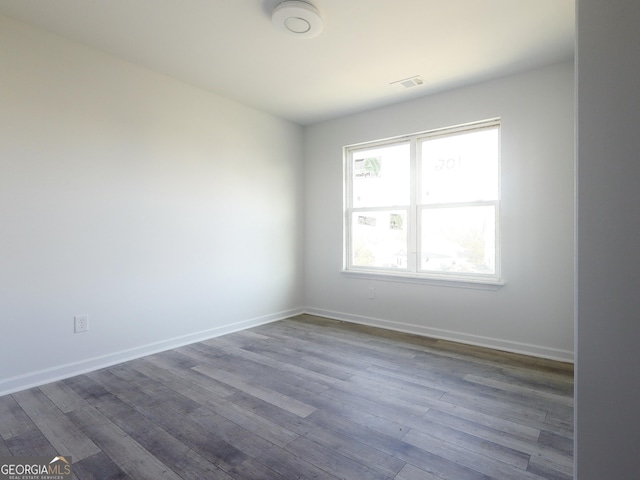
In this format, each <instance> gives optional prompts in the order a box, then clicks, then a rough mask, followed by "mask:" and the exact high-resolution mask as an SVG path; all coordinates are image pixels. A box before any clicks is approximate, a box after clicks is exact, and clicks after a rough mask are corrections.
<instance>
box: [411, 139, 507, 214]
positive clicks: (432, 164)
mask: <svg viewBox="0 0 640 480" xmlns="http://www.w3.org/2000/svg"><path fill="white" fill-rule="evenodd" d="M498 140H499V138H498V128H492V129H487V130H477V131H473V132H469V133H458V134H454V135H449V136H445V137H434V138H429V139H425V140H422V141H421V151H422V164H421V168H422V184H421V203H423V204H436V203H454V202H474V201H481V200H497V199H498V157H499V155H498Z"/></svg>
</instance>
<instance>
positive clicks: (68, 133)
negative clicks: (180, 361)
mask: <svg viewBox="0 0 640 480" xmlns="http://www.w3.org/2000/svg"><path fill="white" fill-rule="evenodd" d="M0 65H1V68H0V229H1V230H0V330H1V333H0V338H1V343H2V345H1V347H0V393H2V392H3V391H4V392H7V391H11V390H16V389H19V388H23V387H25V386H28V385H31V384H34V383H42V382H43V381H46V380H51V379H53V378H57V377H60V376H64V375H68V374H70V373H74V372H77V371H81V370H83V369H89V368H93V367H96V366H99V365H104V364H108V363H112V362H115V361H119V360H122V359H124V358H128V357H132V356H136V355H141V354H143V353H146V352H149V351H153V350H157V349H162V348H168V347H170V346H172V345H176V344H179V343H185V342H188V341H193V340H196V339H198V338H202V337H207V336H213V335H216V334H218V333H223V332H226V331H230V330H233V329H237V328H242V327H246V326H248V325H253V324H256V323H260V322H264V321H268V320H272V319H275V318H280V317H283V316H286V315H288V314H290V313H292V312H297V311H299V310H298V309H299V308H300V307H302V300H303V295H302V284H301V281H300V279H301V277H302V256H301V255H302V250H301V247H302V243H301V242H302V224H301V214H302V211H301V205H302V204H303V202H302V193H303V192H302V189H301V184H302V157H301V154H302V130H301V127H299V126H296V125H293V124H291V123H288V122H285V121H282V120H279V119H277V118H274V117H272V116H269V115H267V114H264V113H261V112H258V111H256V110H253V109H250V108H247V107H244V106H241V105H239V104H236V103H233V102H231V101H229V100H226V99H224V98H221V97H218V96H215V95H213V94H210V93H207V92H204V91H202V90H199V89H196V88H194V87H191V86H188V85H185V84H183V83H180V82H178V81H175V80H173V79H170V78H167V77H164V76H161V75H158V74H155V73H152V72H150V71H148V70H145V69H142V68H139V67H136V66H134V65H131V64H128V63H126V62H123V61H120V60H118V59H115V58H113V57H111V56H109V55H106V54H103V53H100V52H97V51H95V50H91V49H88V48H85V47H82V46H80V45H78V44H74V43H71V42H68V41H66V40H63V39H61V38H59V37H56V36H53V35H50V34H47V33H45V32H43V31H40V30H36V29H32V28H31V27H28V26H26V25H24V24H21V23H17V22H14V21H12V20H9V19H6V18H1V17H0ZM76 314H88V315H89V322H90V332H88V333H84V334H74V333H73V316H74V315H76Z"/></svg>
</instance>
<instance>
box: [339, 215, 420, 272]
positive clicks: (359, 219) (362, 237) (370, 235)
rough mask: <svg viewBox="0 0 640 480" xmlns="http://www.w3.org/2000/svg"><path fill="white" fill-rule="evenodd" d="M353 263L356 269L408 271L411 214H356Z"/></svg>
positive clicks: (353, 234) (353, 226)
mask: <svg viewBox="0 0 640 480" xmlns="http://www.w3.org/2000/svg"><path fill="white" fill-rule="evenodd" d="M351 254H352V258H351V262H352V265H353V266H355V267H380V268H399V269H406V268H407V212H406V211H405V210H385V211H378V212H354V213H353V214H352V217H351Z"/></svg>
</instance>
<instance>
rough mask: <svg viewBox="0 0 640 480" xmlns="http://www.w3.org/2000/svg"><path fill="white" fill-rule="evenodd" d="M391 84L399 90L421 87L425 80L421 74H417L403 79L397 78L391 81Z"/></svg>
mask: <svg viewBox="0 0 640 480" xmlns="http://www.w3.org/2000/svg"><path fill="white" fill-rule="evenodd" d="M389 85H392V86H394V87H396V88H398V89H399V90H406V89H407V88H413V87H419V86H420V85H424V80H423V79H422V77H421V76H420V75H415V76H413V77H409V78H403V79H402V80H396V81H395V82H391V83H390V84H389Z"/></svg>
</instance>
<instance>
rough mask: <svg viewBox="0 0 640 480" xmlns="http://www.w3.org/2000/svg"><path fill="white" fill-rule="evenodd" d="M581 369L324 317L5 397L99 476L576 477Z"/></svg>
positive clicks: (12, 430) (54, 447)
mask: <svg viewBox="0 0 640 480" xmlns="http://www.w3.org/2000/svg"><path fill="white" fill-rule="evenodd" d="M572 437H573V368H572V366H570V365H568V364H563V363H556V362H552V361H547V360H539V359H532V358H529V357H524V356H519V355H513V354H507V353H500V352H496V351H493V350H486V349H481V348H477V347H469V346H464V345H459V344H454V343H450V342H444V341H438V340H434V339H428V338H423V337H416V336H412V335H407V334H401V333H397V332H389V331H386V330H379V329H374V328H369V327H363V326H358V325H351V324H346V323H342V322H336V321H331V320H326V319H322V318H318V317H313V316H309V315H302V316H299V317H295V318H292V319H288V320H284V321H280V322H275V323H271V324H268V325H264V326H261V327H257V328H253V329H251V330H246V331H243V332H238V333H234V334H231V335H227V336H224V337H219V338H215V339H212V340H209V341H205V342H202V343H197V344H193V345H190V346H187V347H183V348H179V349H176V350H172V351H168V352H164V353H159V354H156V355H152V356H149V357H145V358H143V359H139V360H134V361H130V362H127V363H124V364H120V365H117V366H114V367H111V368H106V369H103V370H100V371H96V372H93V373H88V374H86V375H80V376H77V377H74V378H71V379H67V380H63V381H59V382H56V383H52V384H49V385H45V386H42V387H39V388H33V389H30V390H26V391H23V392H19V393H15V394H13V395H7V396H4V397H0V455H14V456H18V455H41V456H42V455H47V456H48V455H51V456H54V455H56V454H60V455H71V456H72V457H73V472H74V475H75V478H78V479H81V480H84V479H126V478H131V479H153V480H161V479H193V480H204V479H226V480H231V479H237V480H240V479H242V480H245V479H264V480H276V479H326V480H334V479H336V478H340V479H349V480H375V479H395V480H442V479H451V480H471V479H504V480H520V479H523V480H524V479H526V480H539V479H562V480H565V479H571V478H573V476H572V465H573V440H572Z"/></svg>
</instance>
